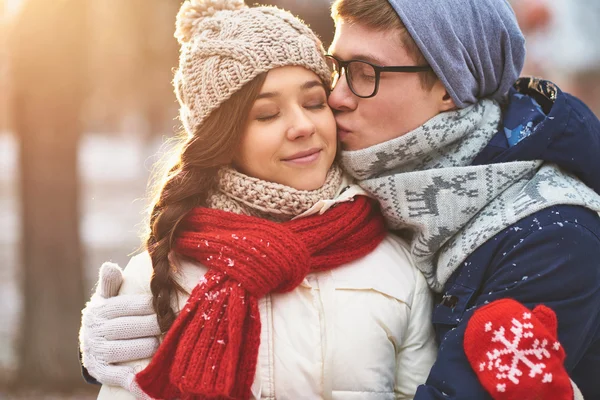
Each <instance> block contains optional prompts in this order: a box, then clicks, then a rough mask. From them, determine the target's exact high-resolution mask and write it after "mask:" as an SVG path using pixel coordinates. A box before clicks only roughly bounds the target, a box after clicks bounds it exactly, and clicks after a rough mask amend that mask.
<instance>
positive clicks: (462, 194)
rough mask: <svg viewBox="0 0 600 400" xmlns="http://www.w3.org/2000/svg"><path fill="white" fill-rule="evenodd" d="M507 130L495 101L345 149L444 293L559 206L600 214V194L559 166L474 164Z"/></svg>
mask: <svg viewBox="0 0 600 400" xmlns="http://www.w3.org/2000/svg"><path fill="white" fill-rule="evenodd" d="M500 127H501V109H500V106H499V104H498V103H496V102H495V101H492V100H481V101H480V102H479V103H477V104H474V105H472V106H470V107H467V108H464V109H460V110H457V111H450V112H446V113H442V114H439V115H437V116H436V117H434V118H433V119H431V120H429V121H428V122H427V123H425V124H424V125H422V126H420V127H419V128H417V129H416V130H414V131H412V132H409V133H407V134H406V135H403V136H400V137H398V138H396V139H393V140H390V141H387V142H384V143H381V144H378V145H375V146H372V147H369V148H367V149H363V150H357V151H345V152H342V164H343V166H344V168H345V169H346V170H347V171H348V172H349V173H350V174H351V175H352V176H354V177H355V178H356V179H357V180H358V181H359V184H360V186H362V187H363V189H365V190H366V191H367V192H369V193H370V194H371V195H372V196H373V197H375V198H377V199H378V200H379V202H380V204H381V208H382V211H383V214H384V216H385V217H386V220H387V223H388V227H389V228H391V229H393V230H395V231H397V232H398V233H399V234H401V235H402V236H405V237H406V238H407V239H408V240H409V242H410V244H411V253H412V256H413V257H414V259H415V262H416V265H417V266H418V268H419V269H420V270H421V271H422V272H423V274H424V275H425V277H426V278H427V281H428V283H429V285H430V287H431V288H432V289H433V290H435V291H436V292H441V291H442V290H443V287H444V284H445V283H446V281H447V280H448V278H450V276H451V275H452V273H453V272H454V271H455V270H456V269H457V268H458V267H459V266H460V264H461V263H462V262H463V261H464V260H465V259H466V258H467V257H468V256H469V255H470V254H471V253H472V252H473V251H474V250H475V249H477V248H478V247H479V246H481V245H482V244H483V243H485V242H486V241H487V240H489V239H490V238H492V237H493V236H494V235H496V234H497V233H499V232H500V231H502V230H504V229H506V228H508V227H510V226H511V225H513V224H514V223H516V222H517V221H519V220H520V219H522V218H524V217H527V216H529V215H532V214H534V213H536V212H538V211H540V210H542V209H545V208H548V207H551V206H553V205H559V204H561V205H579V206H584V207H587V208H589V209H592V210H596V211H600V196H599V195H598V194H597V193H596V192H594V191H593V190H592V189H590V188H588V187H587V186H585V185H584V184H583V183H581V182H580V181H579V180H578V179H577V178H575V177H573V176H571V175H568V174H567V173H565V172H563V171H562V170H561V169H559V168H558V167H557V166H556V165H554V164H548V163H544V162H542V161H518V162H508V163H502V164H488V165H471V163H472V161H473V160H474V159H475V157H476V156H477V154H478V153H479V152H480V151H481V150H482V149H483V148H484V147H485V146H486V145H487V144H488V142H489V141H490V139H491V138H492V137H493V136H494V135H495V134H496V133H497V132H498V129H499V128H500Z"/></svg>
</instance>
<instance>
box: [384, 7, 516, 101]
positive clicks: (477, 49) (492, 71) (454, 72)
mask: <svg viewBox="0 0 600 400" xmlns="http://www.w3.org/2000/svg"><path fill="white" fill-rule="evenodd" d="M389 3H390V4H391V5H392V7H394V9H395V10H396V13H397V14H398V16H399V17H400V19H401V20H402V22H403V23H404V25H405V26H406V28H407V30H408V32H409V33H410V35H411V36H412V38H413V39H414V41H415V42H416V44H417V46H418V47H419V49H420V50H421V52H422V53H423V56H424V57H425V59H426V60H427V61H428V62H429V64H430V65H431V66H432V67H433V70H434V71H435V73H436V75H437V76H438V77H439V78H440V79H441V81H442V83H443V84H444V86H445V87H446V89H447V90H448V93H449V94H450V96H452V99H453V100H454V102H455V103H456V105H457V106H458V107H460V108H464V107H467V106H468V105H469V104H473V103H476V102H477V100H478V99H481V98H485V97H491V98H493V99H496V100H501V99H502V98H503V97H505V96H506V94H507V93H508V90H509V89H510V87H511V86H512V85H513V84H514V83H515V81H516V80H517V78H518V77H519V74H520V73H521V70H522V68H523V63H524V61H525V39H524V37H523V34H522V32H521V29H520V28H519V25H518V24H517V20H516V17H515V14H514V12H513V10H512V8H511V6H510V5H509V3H508V1H507V0H389Z"/></svg>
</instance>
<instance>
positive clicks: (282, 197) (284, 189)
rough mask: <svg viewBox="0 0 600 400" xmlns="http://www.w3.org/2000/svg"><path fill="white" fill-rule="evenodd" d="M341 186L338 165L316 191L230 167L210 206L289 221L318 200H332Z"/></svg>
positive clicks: (214, 193) (224, 169)
mask: <svg viewBox="0 0 600 400" xmlns="http://www.w3.org/2000/svg"><path fill="white" fill-rule="evenodd" d="M341 185H342V170H341V168H340V167H339V166H337V165H336V164H334V165H333V166H332V167H331V169H330V170H329V172H328V174H327V178H326V180H325V184H324V185H323V186H322V187H320V188H319V189H317V190H297V189H294V188H291V187H289V186H285V185H280V184H278V183H273V182H267V181H263V180H260V179H257V178H253V177H251V176H248V175H244V174H242V173H241V172H238V171H236V170H235V169H233V168H229V167H227V168H222V169H221V170H220V171H219V185H218V191H216V192H213V193H211V194H210V195H209V197H208V199H207V206H208V207H210V208H215V209H219V210H223V211H229V212H233V213H236V214H244V215H252V216H255V217H259V218H265V219H268V220H271V221H278V222H280V221H288V220H291V219H292V218H294V217H296V216H298V215H300V214H302V213H303V212H305V211H307V210H308V209H309V208H311V207H312V206H313V205H314V204H316V203H317V202H319V200H329V199H333V198H334V197H335V196H336V194H337V192H338V191H339V189H340V186H341Z"/></svg>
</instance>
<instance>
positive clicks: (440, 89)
mask: <svg viewBox="0 0 600 400" xmlns="http://www.w3.org/2000/svg"><path fill="white" fill-rule="evenodd" d="M433 90H434V91H435V94H436V97H437V98H438V102H439V103H438V104H439V105H438V108H439V112H441V113H442V112H446V111H450V110H454V109H456V104H454V100H452V96H450V94H449V93H448V91H447V90H446V88H445V87H444V84H443V83H442V81H440V80H439V79H438V81H437V82H436V83H435V85H434V87H433Z"/></svg>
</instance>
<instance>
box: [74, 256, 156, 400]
mask: <svg viewBox="0 0 600 400" xmlns="http://www.w3.org/2000/svg"><path fill="white" fill-rule="evenodd" d="M122 282H123V271H122V270H121V268H120V267H119V266H118V265H117V264H114V263H108V262H107V263H104V264H103V265H102V267H100V279H99V281H98V286H97V287H96V292H95V293H94V295H93V296H92V298H91V299H90V301H89V302H88V303H87V304H86V307H85V308H84V309H83V311H82V320H81V329H80V331H79V343H80V347H81V348H80V350H81V354H82V363H83V365H84V366H85V368H86V369H87V370H88V372H89V373H90V375H91V376H93V377H94V378H95V379H96V380H97V381H98V382H100V383H102V384H105V385H109V386H119V387H122V388H124V389H126V390H128V391H129V392H131V393H132V394H134V395H135V396H136V398H138V399H144V400H145V399H150V397H148V396H147V395H146V394H144V392H142V391H141V389H139V387H138V386H137V384H136V382H135V374H136V373H137V372H139V371H137V370H134V368H133V367H132V366H127V365H117V363H123V362H128V361H134V360H139V359H144V358H150V357H152V355H154V353H156V350H157V348H158V345H159V341H158V336H159V335H160V328H159V326H158V321H157V318H156V314H155V312H154V309H153V308H152V296H150V295H146V294H139V295H120V296H117V295H118V293H119V289H120V287H121V283H122Z"/></svg>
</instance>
